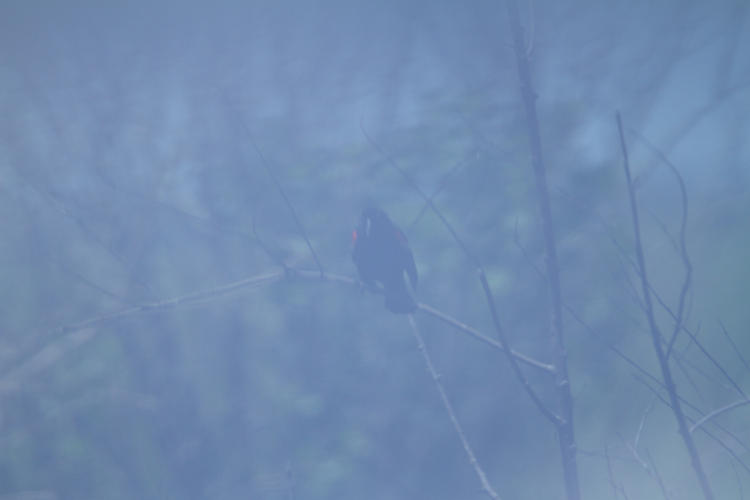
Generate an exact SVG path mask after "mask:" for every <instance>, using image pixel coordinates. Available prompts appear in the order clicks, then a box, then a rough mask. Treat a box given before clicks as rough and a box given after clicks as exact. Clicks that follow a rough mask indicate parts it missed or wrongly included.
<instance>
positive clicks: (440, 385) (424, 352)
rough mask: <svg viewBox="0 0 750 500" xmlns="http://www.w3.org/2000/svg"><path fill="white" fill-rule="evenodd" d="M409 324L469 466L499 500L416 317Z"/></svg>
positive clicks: (485, 487)
mask: <svg viewBox="0 0 750 500" xmlns="http://www.w3.org/2000/svg"><path fill="white" fill-rule="evenodd" d="M409 324H410V325H411V331H412V333H413V334H414V338H415V339H416V341H417V346H419V350H420V352H421V353H422V356H423V357H424V362H425V365H426V366H427V371H429V372H430V376H432V380H433V382H435V387H436V388H437V390H438V393H440V399H441V400H442V402H443V407H444V408H445V411H446V412H447V413H448V417H449V418H450V419H451V423H452V424H453V428H454V429H455V430H456V434H457V435H458V438H459V439H460V440H461V444H462V445H463V447H464V451H465V452H466V456H467V457H468V459H469V465H471V467H472V468H473V469H474V472H476V474H477V477H478V478H479V482H480V483H481V484H482V490H484V492H485V493H486V494H487V496H488V497H490V498H492V499H497V500H499V499H500V496H499V495H498V494H497V493H496V492H495V490H494V489H493V488H492V486H491V485H490V482H489V481H488V480H487V475H486V474H485V473H484V470H482V467H481V465H480V464H479V461H478V460H477V457H476V455H474V451H473V450H472V449H471V445H470V444H469V441H468V439H466V434H465V433H464V431H463V429H462V428H461V423H460V422H459V421H458V417H456V412H455V411H454V410H453V405H452V404H451V402H450V400H449V399H448V394H447V393H446V392H445V388H444V387H443V383H442V382H441V380H440V375H438V373H437V371H436V370H435V366H434V365H433V364H432V359H431V358H430V353H428V352H427V347H426V346H425V344H424V340H423V339H422V335H421V334H420V333H419V328H417V322H416V321H414V316H413V315H411V314H410V315H409Z"/></svg>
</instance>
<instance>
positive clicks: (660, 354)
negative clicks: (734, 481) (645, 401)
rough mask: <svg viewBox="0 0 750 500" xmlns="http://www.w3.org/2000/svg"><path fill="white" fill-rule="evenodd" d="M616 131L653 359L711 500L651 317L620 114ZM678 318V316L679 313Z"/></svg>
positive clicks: (636, 212) (644, 264)
mask: <svg viewBox="0 0 750 500" xmlns="http://www.w3.org/2000/svg"><path fill="white" fill-rule="evenodd" d="M617 130H618V132H619V136H620V146H621V147H622V155H623V160H624V161H623V168H624V170H625V178H626V181H627V189H628V197H629V199H630V210H631V216H632V219H633V232H634V233H635V244H636V247H635V252H636V258H637V261H638V268H639V269H640V277H641V287H642V292H643V300H644V303H645V305H646V316H647V319H648V325H649V331H650V333H651V340H652V343H653V345H654V351H655V352H656V357H657V358H658V361H659V367H660V368H661V373H662V378H663V379H664V385H665V386H666V389H667V393H668V394H669V399H670V402H671V407H672V412H673V413H674V416H675V419H676V420H677V425H678V428H679V432H680V435H681V436H682V440H683V442H684V443H685V447H686V448H687V451H688V454H689V455H690V461H691V464H692V466H693V469H694V470H695V474H696V476H697V477H698V482H699V483H700V486H701V489H702V490H703V496H704V498H706V500H712V499H713V498H714V496H713V492H712V491H711V486H710V485H709V483H708V477H707V476H706V473H705V471H704V469H703V464H702V463H701V459H700V456H699V455H698V450H697V449H696V447H695V443H694V442H693V438H692V435H691V434H690V432H689V431H688V428H687V424H686V422H685V414H684V413H683V411H682V406H681V404H680V400H679V399H678V397H677V389H676V386H675V383H674V380H673V379H672V371H671V370H670V368H669V360H668V357H667V355H666V354H665V353H664V350H663V349H662V345H661V343H662V335H661V332H660V331H659V327H658V326H657V324H656V319H655V317H654V308H653V304H652V302H651V291H650V285H649V282H648V275H647V272H646V259H645V257H644V255H643V245H642V244H641V227H640V222H639V218H638V204H637V202H636V198H635V188H634V187H633V181H632V178H631V176H630V162H629V160H628V149H627V146H626V145H625V136H624V134H623V131H622V119H621V118H620V113H619V112H618V113H617ZM683 290H685V287H683ZM680 302H681V307H682V302H683V301H682V300H681V301H680ZM679 314H681V311H680V313H679ZM678 317H679V315H678ZM680 324H681V318H680Z"/></svg>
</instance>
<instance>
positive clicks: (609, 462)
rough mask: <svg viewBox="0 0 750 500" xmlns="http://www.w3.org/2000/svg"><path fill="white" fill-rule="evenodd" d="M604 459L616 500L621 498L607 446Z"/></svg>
mask: <svg viewBox="0 0 750 500" xmlns="http://www.w3.org/2000/svg"><path fill="white" fill-rule="evenodd" d="M604 458H605V459H606V461H607V477H608V478H609V484H610V486H612V492H613V493H614V494H615V500H617V499H618V498H619V494H618V492H617V490H618V488H617V484H616V483H615V475H614V472H613V471H612V462H611V461H610V459H609V447H608V446H607V445H606V444H605V445H604Z"/></svg>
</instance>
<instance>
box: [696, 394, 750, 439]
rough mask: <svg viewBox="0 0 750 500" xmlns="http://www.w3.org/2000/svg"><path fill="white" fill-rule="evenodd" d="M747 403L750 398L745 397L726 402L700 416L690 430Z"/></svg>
mask: <svg viewBox="0 0 750 500" xmlns="http://www.w3.org/2000/svg"><path fill="white" fill-rule="evenodd" d="M747 404H750V399H747V398H745V399H740V400H739V401H735V402H734V403H730V404H728V405H726V406H723V407H721V408H718V409H716V410H714V411H712V412H711V413H709V414H708V415H705V416H704V417H703V418H701V419H700V420H698V421H697V422H695V423H694V424H693V425H692V426H691V427H690V432H694V431H695V429H698V428H699V427H701V426H702V425H703V424H705V423H706V422H710V421H711V420H712V419H714V418H716V417H718V416H719V415H723V414H724V413H726V412H728V411H730V410H734V409H735V408H739V407H741V406H745V405H747Z"/></svg>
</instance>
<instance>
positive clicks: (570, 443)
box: [506, 0, 581, 500]
mask: <svg viewBox="0 0 750 500" xmlns="http://www.w3.org/2000/svg"><path fill="white" fill-rule="evenodd" d="M506 5H507V7H508V17H509V21H510V28H511V32H512V34H513V45H514V49H515V54H516V63H517V65H518V76H519V79H520V81H521V95H522V98H523V104H524V108H525V111H526V125H527V128H528V134H529V142H530V145H531V164H532V168H533V170H534V178H535V180H536V187H537V195H538V198H539V207H540V209H541V215H542V231H543V233H544V246H545V252H546V256H547V263H546V264H547V265H546V271H547V280H548V283H549V290H550V298H551V302H552V318H551V329H552V343H553V350H554V356H555V368H556V370H555V378H556V386H557V392H558V397H559V399H560V412H561V413H560V417H561V421H560V423H559V424H558V425H557V436H558V441H559V446H560V453H561V455H562V464H563V473H564V478H565V490H566V493H567V497H568V500H578V499H579V498H580V497H581V492H580V485H579V482H578V465H577V459H576V440H575V430H574V426H573V396H572V394H571V392H570V379H569V376H568V354H567V351H566V349H565V338H564V335H563V321H562V294H561V291H560V272H559V267H558V261H557V247H556V245H555V231H554V223H553V221H552V209H551V207H550V200H549V188H548V186H547V174H546V171H545V167H544V160H543V157H542V140H541V136H540V133H539V121H538V118H537V114H536V94H535V92H534V89H533V87H532V84H531V71H530V69H529V60H528V51H527V50H526V48H525V44H524V39H523V28H522V27H521V21H520V16H519V14H518V5H517V4H516V1H515V0H507V2H506Z"/></svg>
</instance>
